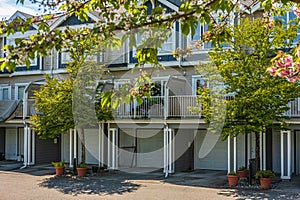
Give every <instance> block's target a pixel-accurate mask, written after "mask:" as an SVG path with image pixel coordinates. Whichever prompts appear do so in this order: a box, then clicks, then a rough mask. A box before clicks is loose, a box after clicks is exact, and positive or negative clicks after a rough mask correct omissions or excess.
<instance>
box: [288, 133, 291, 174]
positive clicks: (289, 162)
mask: <svg viewBox="0 0 300 200" xmlns="http://www.w3.org/2000/svg"><path fill="white" fill-rule="evenodd" d="M291 174H292V134H291V131H288V132H287V176H288V177H289V179H291Z"/></svg>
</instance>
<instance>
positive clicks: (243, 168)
mask: <svg viewBox="0 0 300 200" xmlns="http://www.w3.org/2000/svg"><path fill="white" fill-rule="evenodd" d="M238 171H247V167H245V166H241V167H240V168H239V169H238Z"/></svg>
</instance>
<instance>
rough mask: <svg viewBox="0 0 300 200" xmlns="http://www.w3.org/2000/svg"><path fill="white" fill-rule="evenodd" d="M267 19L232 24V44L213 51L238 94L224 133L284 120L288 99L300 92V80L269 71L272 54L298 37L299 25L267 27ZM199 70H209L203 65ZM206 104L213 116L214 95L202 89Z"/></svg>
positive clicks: (207, 112) (257, 128) (230, 88)
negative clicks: (271, 74)
mask: <svg viewBox="0 0 300 200" xmlns="http://www.w3.org/2000/svg"><path fill="white" fill-rule="evenodd" d="M264 25H265V21H263V20H261V19H257V20H255V21H250V20H248V19H244V20H243V21H242V23H241V25H239V26H235V27H232V28H231V35H232V38H231V39H228V40H227V41H226V44H227V45H228V46H230V47H232V48H231V49H228V48H216V49H215V51H214V52H212V53H211V54H210V56H211V59H212V61H213V63H214V64H215V65H216V66H217V69H218V72H219V73H220V75H221V77H222V79H223V81H224V85H225V88H226V93H227V94H232V95H234V98H229V99H227V100H226V99H225V98H223V100H224V101H225V102H226V108H227V113H226V121H225V127H224V129H223V137H224V138H226V137H227V136H236V135H238V134H240V133H251V132H255V133H256V132H264V131H265V129H266V128H269V127H271V126H273V125H274V124H273V122H274V121H277V122H282V123H280V124H279V126H280V127H282V126H284V125H285V124H284V121H283V120H284V119H285V118H286V117H285V116H284V112H285V111H287V110H288V109H289V108H288V106H287V105H288V102H289V101H291V100H292V99H293V98H297V97H299V96H300V93H299V92H300V88H299V86H298V84H294V83H288V82H286V81H285V80H283V79H281V78H279V77H271V76H268V74H266V68H267V67H268V66H269V64H270V62H271V59H270V56H271V55H274V54H275V53H274V52H276V51H277V50H276V49H278V48H286V47H289V46H290V45H291V44H290V43H289V42H288V41H291V40H292V39H293V38H294V37H296V27H295V26H292V25H290V27H288V28H286V27H283V26H282V25H281V24H274V26H273V28H270V27H265V26H264ZM198 70H199V73H201V72H202V71H207V70H208V69H204V68H203V67H201V68H199V69H198ZM199 92H200V93H201V95H202V96H203V97H204V98H201V102H203V104H205V105H206V107H203V110H202V111H201V113H202V114H204V115H205V116H207V118H208V117H210V116H211V113H212V111H211V109H212V108H211V102H210V98H211V95H210V94H209V93H207V92H206V91H205V90H204V91H203V90H200V91H199Z"/></svg>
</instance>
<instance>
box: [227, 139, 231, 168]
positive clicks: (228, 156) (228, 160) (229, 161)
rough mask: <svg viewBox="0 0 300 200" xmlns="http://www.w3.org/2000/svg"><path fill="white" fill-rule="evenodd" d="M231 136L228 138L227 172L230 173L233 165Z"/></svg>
mask: <svg viewBox="0 0 300 200" xmlns="http://www.w3.org/2000/svg"><path fill="white" fill-rule="evenodd" d="M230 139H231V138H230V136H228V137H227V153H228V154H227V162H228V163H227V164H228V166H227V171H228V173H229V172H230V171H231V167H230V164H231V156H230Z"/></svg>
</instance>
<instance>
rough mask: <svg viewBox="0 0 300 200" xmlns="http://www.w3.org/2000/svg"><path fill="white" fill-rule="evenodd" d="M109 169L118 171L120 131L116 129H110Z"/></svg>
mask: <svg viewBox="0 0 300 200" xmlns="http://www.w3.org/2000/svg"><path fill="white" fill-rule="evenodd" d="M107 166H108V168H109V169H112V170H115V169H118V131H117V129H116V128H109V129H108V164H107Z"/></svg>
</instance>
